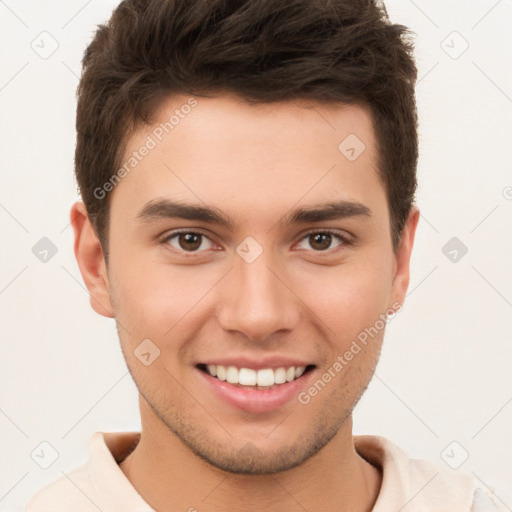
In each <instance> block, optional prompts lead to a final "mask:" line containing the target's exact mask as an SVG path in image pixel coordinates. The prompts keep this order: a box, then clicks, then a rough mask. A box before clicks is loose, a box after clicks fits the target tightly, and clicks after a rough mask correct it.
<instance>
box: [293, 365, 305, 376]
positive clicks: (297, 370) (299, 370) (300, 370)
mask: <svg viewBox="0 0 512 512" xmlns="http://www.w3.org/2000/svg"><path fill="white" fill-rule="evenodd" d="M305 370H306V368H305V367H304V366H298V367H297V368H295V378H296V379H298V378H299V377H300V376H301V375H302V374H303V373H304V371H305Z"/></svg>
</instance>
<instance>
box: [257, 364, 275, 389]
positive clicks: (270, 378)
mask: <svg viewBox="0 0 512 512" xmlns="http://www.w3.org/2000/svg"><path fill="white" fill-rule="evenodd" d="M273 385H274V370H272V368H267V369H265V370H258V386H273Z"/></svg>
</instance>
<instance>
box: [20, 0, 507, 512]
mask: <svg viewBox="0 0 512 512" xmlns="http://www.w3.org/2000/svg"><path fill="white" fill-rule="evenodd" d="M83 66H84V72H83V75H82V78H81V81H80V85H79V90H78V110H77V147H76V175H77V180H78V184H79V187H80V191H81V194H82V198H83V203H82V202H77V203H76V204H75V205H74V206H73V208H72V212H71V221H72V224H73V228H74V232H75V254H76V258H77V261H78V264H79V267H80V270H81V272H82V276H83V278H84V281H85V283H86V285H87V288H88V290H89V292H90V297H91V305H92V307H93V308H94V310H95V311H96V312H98V313H99V314H101V315H104V316H107V317H111V318H114V319H115V321H116V326H117V329H118V333H119V338H120V342H121V347H122V350H123V354H124V357H125V359H126V363H127V365H128V368H129V370H130V373H131V375H132V376H133V379H134V381H135V383H136V385H137V387H138V390H139V393H140V413H141V421H142V433H96V434H95V435H94V436H93V438H92V440H91V453H90V460H89V461H88V463H87V464H86V465H84V466H82V467H80V468H78V469H76V470H75V471H73V472H71V473H70V475H69V478H66V477H63V478H61V479H59V480H57V481H56V482H54V483H52V484H51V485H50V486H47V487H46V488H45V489H43V490H42V491H40V492H39V493H38V494H37V495H36V496H35V497H34V498H33V499H32V500H31V502H30V504H29V505H28V508H27V510H28V511H29V512H42V511H50V510H51V511H52V512H56V511H64V510H66V511H70V510H73V511H75V512H79V511H80V512H85V511H90V510H91V511H92V510H98V509H99V510H102V511H103V512H107V511H120V512H142V511H151V510H157V511H161V512H171V511H178V510H183V511H187V510H188V511H196V510H197V511H201V512H202V511H205V512H209V511H212V512H213V511H215V512H225V511H231V510H242V509H243V510H247V511H251V512H252V511H254V512H255V511H274V510H275V511H277V510H279V511H283V510H285V511H295V510H297V511H299V510H307V511H309V512H314V511H327V510H329V511H331V510H332V511H338V512H349V511H350V512H368V511H371V510H373V511H376V512H377V511H378V512H396V511H398V510H402V511H405V512H407V511H412V510H417V511H436V512H440V511H446V512H448V511H450V512H457V511H460V512H462V511H464V512H466V511H470V510H472V511H473V512H475V511H478V510H499V509H498V505H497V504H496V503H495V500H494V499H493V498H492V495H491V493H490V492H487V491H485V490H484V489H478V485H477V483H476V481H474V480H473V479H472V478H471V477H470V476H469V475H464V474H458V473H455V472H452V471H448V470H445V469H442V468H438V467H437V466H435V465H434V464H431V463H429V462H427V461H419V460H413V459H409V458H408V457H407V455H406V454H405V453H404V452H403V451H402V450H401V449H400V448H399V447H398V446H396V445H394V444H393V443H391V442H390V441H389V440H387V439H385V438H383V437H378V436H353V435H352V412H353V410H354V407H355V406H356V404H357V403H358V401H359V399H360V398H361V396H362V394H363V393H364V391H365V390H366V388H367V386H368V384H369V382H370V380H371V378H372V376H373V373H374V371H375V367H376V365H377V362H378V359H379V355H380V350H381V346H382V341H383V335H384V330H385V324H386V321H387V320H388V319H389V318H393V317H394V316H396V315H397V314H398V313H399V311H400V309H401V308H402V306H403V302H404V298H405V294H406V290H407V287H408V283H409V261H410V257H411V251H412V248H413V243H414V235H415V230H416V226H417V223H418V218H419V210H418V208H417V207H416V206H415V205H414V194H415V190H416V162H417V156H418V155H417V145H418V144H417V133H416V107H415V99H414V83H415V78H416V67H415V64H414V60H413V57H412V45H411V43H410V41H409V39H408V33H407V31H406V29H405V28H404V27H402V26H398V25H393V24H391V22H390V21H389V20H388V19H387V15H386V13H385V10H384V8H383V7H381V6H378V5H375V4H374V3H373V2H370V1H368V0H357V1H354V0H350V1H348V0H335V1H328V0H318V1H314V2H312V1H311V0H289V1H286V2H282V1H276V0H245V1H244V0H238V1H229V0H208V1H201V0H175V1H168V0H149V1H147V0H146V1H142V0H126V1H124V2H122V3H121V4H120V6H119V7H118V8H117V9H116V11H115V12H114V13H113V16H112V18H111V20H110V21H109V23H108V24H107V25H104V26H100V27H99V30H98V31H97V33H96V34H95V37H94V40H93V41H92V43H91V44H90V45H89V47H88V48H87V50H86V53H85V56H84V60H83ZM70 480H71V482H70ZM485 507H487V508H485Z"/></svg>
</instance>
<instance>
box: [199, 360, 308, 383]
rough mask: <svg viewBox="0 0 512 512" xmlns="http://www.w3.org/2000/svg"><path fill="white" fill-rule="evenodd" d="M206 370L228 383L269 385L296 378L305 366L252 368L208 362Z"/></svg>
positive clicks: (303, 370)
mask: <svg viewBox="0 0 512 512" xmlns="http://www.w3.org/2000/svg"><path fill="white" fill-rule="evenodd" d="M206 370H207V372H208V373H209V374H210V375H211V376H213V377H217V378H218V379H219V380H223V381H227V382H229V383H230V384H240V385H242V386H258V387H270V386H273V385H274V384H284V383H285V382H291V381H292V380H294V379H298V378H299V377H300V376H301V375H302V374H303V373H304V372H305V370H306V367H305V366H290V367H289V368H284V367H280V368H276V369H275V370H274V369H272V368H264V369H262V370H254V369H252V368H240V369H239V368H236V367H235V366H228V367H225V366H222V365H220V364H209V365H207V366H206Z"/></svg>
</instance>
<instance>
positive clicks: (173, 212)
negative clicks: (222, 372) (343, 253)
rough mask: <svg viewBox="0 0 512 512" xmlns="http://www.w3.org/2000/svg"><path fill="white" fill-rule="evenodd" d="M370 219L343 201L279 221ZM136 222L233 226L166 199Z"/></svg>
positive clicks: (209, 211)
mask: <svg viewBox="0 0 512 512" xmlns="http://www.w3.org/2000/svg"><path fill="white" fill-rule="evenodd" d="M371 216H372V214H371V210H370V209H369V208H368V207H367V206H365V205H364V204H362V203H359V202H356V201H346V200H342V201H334V202H329V203H323V204H319V205H311V206H307V207H302V208H298V209H296V210H293V211H292V212H290V213H288V214H286V215H285V216H284V217H283V218H282V219H281V223H282V224H285V225H290V224H300V223H307V222H323V221H327V220H337V219H345V218H350V217H368V218H369V217H371ZM136 218H137V219H138V220H140V221H142V222H150V221H152V220H159V219H172V218H179V219H187V220H195V221H199V222H207V223H212V224H219V225H221V226H224V227H226V228H228V229H231V230H232V229H233V227H234V225H235V223H234V222H233V220H232V219H231V218H230V217H229V216H228V215H226V214H224V213H222V212H221V211H220V210H218V209H217V208H214V207H211V206H200V205H194V204H187V203H183V202H179V201H170V200H168V199H159V200H153V201H150V202H148V203H146V205H145V206H144V207H143V208H142V210H141V211H140V212H139V213H138V214H137V216H136Z"/></svg>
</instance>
